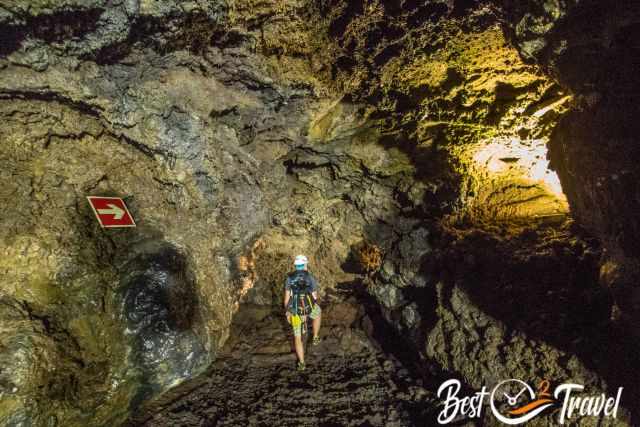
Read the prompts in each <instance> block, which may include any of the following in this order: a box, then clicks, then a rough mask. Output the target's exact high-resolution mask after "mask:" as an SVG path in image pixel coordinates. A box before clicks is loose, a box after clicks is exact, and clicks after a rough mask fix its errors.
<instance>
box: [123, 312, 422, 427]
mask: <svg viewBox="0 0 640 427" xmlns="http://www.w3.org/2000/svg"><path fill="white" fill-rule="evenodd" d="M360 311H361V310H359V309H358V305H357V303H356V304H354V302H353V301H347V302H337V303H328V304H327V305H326V306H325V310H324V314H325V317H324V320H325V330H326V333H325V334H323V339H322V341H321V343H320V344H319V345H318V346H317V347H313V348H312V347H311V346H308V348H309V353H308V357H307V366H308V368H307V370H306V371H305V372H304V373H303V374H300V373H298V372H296V371H295V369H293V360H292V359H291V357H290V351H291V348H290V344H289V341H287V340H284V339H283V335H287V334H288V331H287V329H288V325H286V324H285V323H284V322H283V319H282V316H277V315H276V316H273V315H272V314H271V313H269V311H266V312H265V310H264V309H262V310H261V309H260V308H259V307H256V306H251V305H247V306H243V308H241V309H240V311H239V315H238V317H237V320H236V321H234V324H233V326H232V328H233V331H234V335H233V336H232V338H231V339H230V340H229V341H228V342H227V344H226V345H225V347H224V348H223V349H222V350H221V352H220V355H219V358H218V360H217V361H216V362H215V363H214V365H213V366H212V368H211V372H210V373H209V374H208V375H207V376H206V377H202V378H197V379H195V380H192V381H188V382H186V383H185V384H184V385H182V386H180V387H178V388H176V389H175V390H172V391H171V392H170V393H169V394H168V395H167V396H165V397H164V398H163V399H162V400H161V401H158V402H157V403H156V404H155V405H154V408H152V409H151V408H150V409H149V410H148V411H146V412H142V413H141V414H140V421H141V424H142V425H147V426H155V425H167V423H168V424H171V425H175V426H194V425H201V424H203V423H204V424H215V425H239V424H270V423H272V422H273V420H276V419H277V420H278V422H279V424H282V425H287V426H288V425H301V424H302V425H305V424H308V425H317V424H339V425H354V426H356V425H362V424H363V423H365V424H368V425H374V426H382V425H385V426H405V425H412V424H415V423H418V422H419V421H420V420H423V419H426V418H429V415H428V413H429V412H430V411H433V407H434V405H433V399H434V396H433V394H432V393H430V392H428V391H427V390H426V389H425V388H424V387H423V386H422V385H421V384H420V381H416V380H415V379H412V378H411V377H410V376H409V372H408V371H407V370H406V369H403V368H402V366H401V365H400V364H399V362H398V361H397V360H389V359H388V358H387V357H385V355H384V354H383V353H382V352H380V350H379V349H378V348H376V346H375V344H373V343H372V342H370V341H369V339H368V338H367V336H366V335H365V334H364V333H363V331H362V330H361V329H360V328H359V327H358V325H359V324H360V321H361V318H362V313H360ZM235 334H237V335H235ZM185 395H186V396H187V397H186V398H185V397H184V396H185ZM134 424H137V423H134ZM138 425H140V424H138Z"/></svg>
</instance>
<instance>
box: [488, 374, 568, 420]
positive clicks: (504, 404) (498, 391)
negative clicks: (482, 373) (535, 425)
mask: <svg viewBox="0 0 640 427" xmlns="http://www.w3.org/2000/svg"><path fill="white" fill-rule="evenodd" d="M548 389H549V382H548V381H546V380H545V381H543V382H542V383H541V384H540V390H539V396H536V393H535V391H534V390H533V388H531V386H529V384H527V383H525V382H524V381H521V380H517V379H510V380H505V381H502V382H500V383H499V384H498V385H496V386H495V388H494V389H493V391H492V392H491V401H490V402H491V411H492V412H493V415H494V416H495V417H496V418H497V419H498V420H500V421H502V422H503V423H505V424H509V425H517V424H521V423H524V422H527V421H529V420H530V419H532V418H534V417H535V416H537V415H538V414H540V413H541V412H542V411H544V410H545V409H547V408H549V407H550V406H553V404H554V403H555V402H554V400H552V399H549V398H548V396H550V395H549V393H548Z"/></svg>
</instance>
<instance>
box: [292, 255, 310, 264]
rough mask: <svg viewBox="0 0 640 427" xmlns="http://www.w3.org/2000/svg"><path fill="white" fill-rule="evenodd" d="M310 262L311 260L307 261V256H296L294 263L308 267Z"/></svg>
mask: <svg viewBox="0 0 640 427" xmlns="http://www.w3.org/2000/svg"><path fill="white" fill-rule="evenodd" d="M308 262H309V260H308V259H307V257H306V256H304V255H298V256H296V259H295V261H293V265H307V263H308Z"/></svg>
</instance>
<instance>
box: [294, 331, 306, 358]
mask: <svg viewBox="0 0 640 427" xmlns="http://www.w3.org/2000/svg"><path fill="white" fill-rule="evenodd" d="M293 345H294V346H295V348H296V356H298V361H299V362H300V363H304V347H303V346H302V337H301V336H300V335H295V336H294V337H293Z"/></svg>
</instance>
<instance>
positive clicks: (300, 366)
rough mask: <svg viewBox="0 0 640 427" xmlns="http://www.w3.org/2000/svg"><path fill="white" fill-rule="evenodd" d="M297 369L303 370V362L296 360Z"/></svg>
mask: <svg viewBox="0 0 640 427" xmlns="http://www.w3.org/2000/svg"><path fill="white" fill-rule="evenodd" d="M298 371H304V363H302V362H298Z"/></svg>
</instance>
